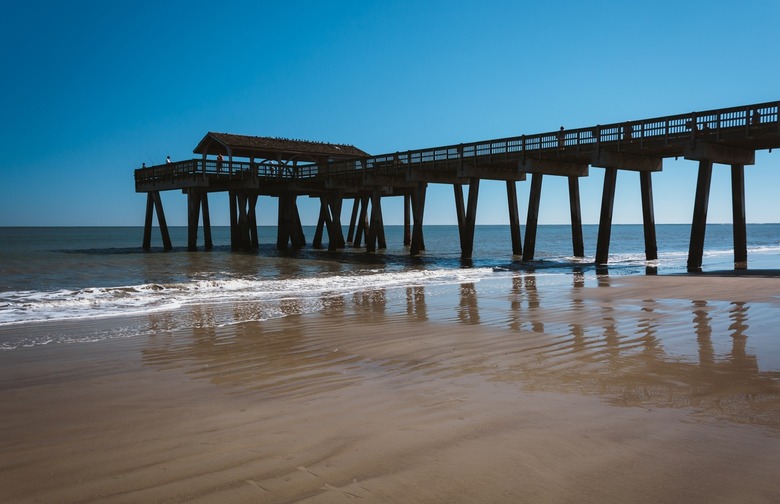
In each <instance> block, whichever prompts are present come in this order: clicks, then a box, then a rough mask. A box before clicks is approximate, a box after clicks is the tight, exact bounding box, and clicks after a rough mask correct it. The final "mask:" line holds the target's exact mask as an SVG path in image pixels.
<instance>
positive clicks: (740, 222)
mask: <svg viewBox="0 0 780 504" xmlns="http://www.w3.org/2000/svg"><path fill="white" fill-rule="evenodd" d="M731 207H732V223H733V224H732V226H733V229H734V269H746V268H747V223H746V216H745V165H742V164H732V165H731Z"/></svg>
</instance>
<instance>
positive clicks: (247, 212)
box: [229, 191, 260, 250]
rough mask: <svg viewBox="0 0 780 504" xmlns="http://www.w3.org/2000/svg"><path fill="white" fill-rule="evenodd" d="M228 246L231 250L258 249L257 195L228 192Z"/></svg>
mask: <svg viewBox="0 0 780 504" xmlns="http://www.w3.org/2000/svg"><path fill="white" fill-rule="evenodd" d="M229 197H230V246H231V248H232V249H233V250H251V249H256V248H258V247H259V246H260V245H259V242H258V237H257V215H256V213H255V207H256V206H257V195H256V194H251V193H249V194H248V193H244V192H238V191H230V193H229Z"/></svg>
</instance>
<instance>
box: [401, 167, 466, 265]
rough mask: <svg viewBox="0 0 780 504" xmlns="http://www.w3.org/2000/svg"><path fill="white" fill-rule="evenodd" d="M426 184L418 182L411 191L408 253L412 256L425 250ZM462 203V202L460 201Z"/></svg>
mask: <svg viewBox="0 0 780 504" xmlns="http://www.w3.org/2000/svg"><path fill="white" fill-rule="evenodd" d="M427 189H428V184H426V183H425V182H418V183H417V187H415V188H413V189H412V191H413V192H412V194H411V195H410V196H411V204H412V223H413V226H412V241H411V244H410V246H409V249H410V250H409V253H410V255H412V256H418V255H420V252H422V251H423V250H425V240H424V237H423V214H424V213H425V193H426V192H427ZM461 201H462V200H461Z"/></svg>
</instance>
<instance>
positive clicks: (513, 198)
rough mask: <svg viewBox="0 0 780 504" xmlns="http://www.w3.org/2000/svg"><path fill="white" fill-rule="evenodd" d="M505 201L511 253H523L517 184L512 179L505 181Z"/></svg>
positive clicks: (517, 254)
mask: <svg viewBox="0 0 780 504" xmlns="http://www.w3.org/2000/svg"><path fill="white" fill-rule="evenodd" d="M506 201H507V204H508V205H509V233H510V235H511V237H512V255H516V256H522V255H523V240H522V238H521V236H520V216H519V215H518V211H517V185H516V182H515V181H514V180H507V181H506Z"/></svg>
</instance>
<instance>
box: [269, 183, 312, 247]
mask: <svg viewBox="0 0 780 504" xmlns="http://www.w3.org/2000/svg"><path fill="white" fill-rule="evenodd" d="M297 198H298V195H297V194H295V193H293V192H284V193H282V194H280V195H279V217H278V228H277V234H276V248H278V249H280V250H281V249H285V248H287V244H288V243H291V244H292V246H293V248H303V247H304V246H305V245H306V237H305V236H304V234H303V227H302V226H301V218H300V215H299V214H298V204H297V202H296V200H297Z"/></svg>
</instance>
